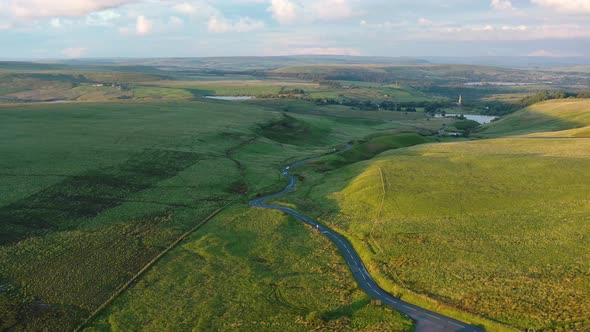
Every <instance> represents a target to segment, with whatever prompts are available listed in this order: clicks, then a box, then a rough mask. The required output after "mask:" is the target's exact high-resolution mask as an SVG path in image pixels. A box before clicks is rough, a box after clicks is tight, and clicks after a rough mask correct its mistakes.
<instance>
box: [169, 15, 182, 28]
mask: <svg viewBox="0 0 590 332" xmlns="http://www.w3.org/2000/svg"><path fill="white" fill-rule="evenodd" d="M168 22H169V23H170V25H172V26H180V25H183V24H184V20H183V19H181V18H180V17H177V16H170V19H169V20H168Z"/></svg>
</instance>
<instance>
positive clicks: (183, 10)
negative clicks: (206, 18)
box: [174, 2, 197, 14]
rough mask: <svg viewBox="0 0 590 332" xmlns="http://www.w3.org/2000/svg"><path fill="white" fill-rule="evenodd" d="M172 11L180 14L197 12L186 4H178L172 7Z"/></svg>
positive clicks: (193, 7)
mask: <svg viewBox="0 0 590 332" xmlns="http://www.w3.org/2000/svg"><path fill="white" fill-rule="evenodd" d="M174 10H175V11H177V12H179V13H181V14H194V13H195V12H196V11H197V9H196V8H195V6H193V5H191V4H190V3H188V2H183V3H179V4H178V5H176V6H174Z"/></svg>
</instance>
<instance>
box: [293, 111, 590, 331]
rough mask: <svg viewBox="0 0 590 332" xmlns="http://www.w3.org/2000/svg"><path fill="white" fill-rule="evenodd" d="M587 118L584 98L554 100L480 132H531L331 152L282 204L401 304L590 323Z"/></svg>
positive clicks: (565, 324) (538, 321)
mask: <svg viewBox="0 0 590 332" xmlns="http://www.w3.org/2000/svg"><path fill="white" fill-rule="evenodd" d="M589 114H590V103H589V101H588V100H573V101H570V100H566V101H562V100H559V101H550V102H545V103H542V104H537V105H534V106H532V107H530V108H528V109H525V110H522V111H519V112H516V113H514V114H513V115H510V116H508V117H506V118H505V119H503V120H500V121H497V122H495V123H492V124H490V125H488V126H484V127H483V128H482V129H481V130H480V132H479V133H478V135H481V136H496V137H497V136H501V135H503V134H505V135H515V134H525V133H532V132H538V133H536V134H531V135H528V136H512V137H510V138H497V139H491V140H480V141H471V142H455V143H444V144H426V145H420V146H416V147H412V148H406V149H399V150H393V151H390V152H386V153H383V154H381V155H379V156H378V157H376V158H374V159H370V160H368V161H364V162H359V163H355V164H351V165H350V166H348V167H343V168H334V167H333V165H334V164H335V163H337V164H340V165H343V164H346V163H347V162H350V163H352V162H355V161H357V160H358V158H357V157H356V156H355V155H351V156H346V155H342V156H338V157H330V158H327V159H324V160H320V161H318V162H315V163H313V164H311V165H310V166H308V167H307V168H305V169H303V170H302V171H301V177H302V178H304V179H305V180H304V181H303V184H302V187H301V188H300V189H299V190H298V191H297V192H296V193H294V194H293V195H292V197H291V198H290V199H289V202H291V203H293V204H295V205H297V206H298V207H299V208H300V209H301V210H302V211H306V212H307V213H311V214H312V215H315V216H318V218H319V219H320V220H322V221H324V222H325V223H326V224H328V225H330V226H332V227H334V228H336V229H337V230H339V231H340V232H342V233H343V234H345V235H346V236H347V237H348V238H349V239H351V241H352V242H353V243H354V244H355V246H356V247H357V250H359V251H360V252H361V253H362V254H361V255H362V256H363V258H365V259H366V260H367V261H368V262H370V263H369V268H370V270H371V272H372V273H374V274H375V275H376V276H378V279H379V281H380V282H381V283H382V285H385V286H386V287H388V289H389V290H391V291H392V292H394V293H397V294H400V295H401V296H402V298H404V299H406V300H408V301H413V302H416V303H421V304H423V305H425V306H429V307H431V308H436V309H438V310H439V311H442V312H447V313H448V314H450V315H456V316H457V317H463V318H464V319H465V320H467V321H470V320H471V321H472V322H477V319H473V318H469V317H468V316H466V315H465V313H471V314H475V315H477V316H480V317H485V318H487V319H489V320H492V321H497V322H499V323H503V324H507V325H511V326H515V327H520V328H529V327H532V328H535V329H542V330H552V329H555V330H562V329H566V330H567V329H576V328H581V327H582V326H586V327H587V326H588V324H589V323H590V322H589V321H588V317H590V307H589V306H588V303H590V283H589V282H590V274H588V272H589V271H590V270H589V269H590V265H589V264H588V262H589V261H590V256H589V252H588V250H587V248H588V247H589V245H590V242H589V240H588V239H589V238H590V233H589V232H588V227H586V225H587V224H588V222H589V221H590V219H589V218H590V210H589V209H590V201H589V200H588V197H590V178H589V175H588V172H587V170H588V169H590V154H589V151H590V141H588V140H587V138H585V137H586V135H585V134H586V133H587V131H588V126H589V125H590V117H589ZM570 128H572V129H570ZM573 128H576V129H573ZM566 129H569V130H566ZM549 130H565V131H557V132H546V131H549ZM398 140H407V138H403V137H399V138H398ZM368 143H371V142H368ZM374 146H375V144H367V143H364V144H359V145H357V148H358V149H361V150H362V151H365V153H366V154H367V155H370V151H369V150H370V149H371V148H374ZM375 152H380V150H377V151H375ZM456 309H460V310H461V313H459V312H455V313H453V311H456ZM486 324H487V325H488V326H489V328H494V325H493V324H492V323H485V322H484V325H486Z"/></svg>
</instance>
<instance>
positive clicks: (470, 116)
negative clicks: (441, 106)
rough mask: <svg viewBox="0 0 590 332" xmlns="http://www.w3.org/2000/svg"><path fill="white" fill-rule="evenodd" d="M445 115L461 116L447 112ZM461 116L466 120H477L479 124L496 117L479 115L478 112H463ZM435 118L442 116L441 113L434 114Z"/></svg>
mask: <svg viewBox="0 0 590 332" xmlns="http://www.w3.org/2000/svg"><path fill="white" fill-rule="evenodd" d="M446 116H447V117H459V116H461V114H450V113H447V114H446ZM463 116H464V117H465V119H467V120H473V121H477V122H478V123H479V124H486V123H490V122H492V121H494V120H495V119H497V118H498V117H497V116H491V115H479V114H463ZM436 117H437V118H442V117H443V116H442V114H437V115H436Z"/></svg>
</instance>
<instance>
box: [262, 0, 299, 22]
mask: <svg viewBox="0 0 590 332" xmlns="http://www.w3.org/2000/svg"><path fill="white" fill-rule="evenodd" d="M300 10H301V9H300V7H299V6H298V5H297V4H295V3H294V2H293V1H291V0H272V1H271V5H270V7H269V8H268V11H269V12H271V13H272V17H273V18H274V19H275V20H276V21H277V22H279V23H281V24H292V23H295V22H296V21H297V18H298V17H299V11H300Z"/></svg>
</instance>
